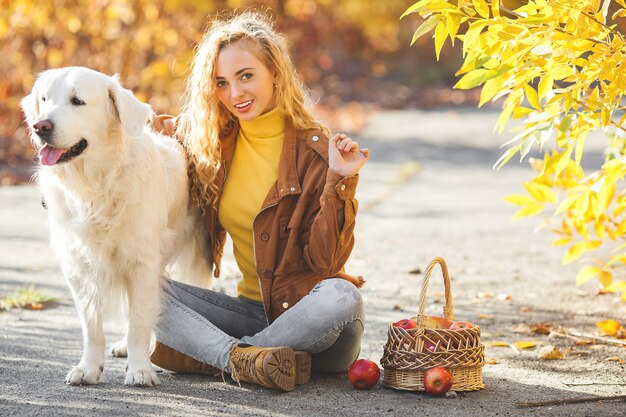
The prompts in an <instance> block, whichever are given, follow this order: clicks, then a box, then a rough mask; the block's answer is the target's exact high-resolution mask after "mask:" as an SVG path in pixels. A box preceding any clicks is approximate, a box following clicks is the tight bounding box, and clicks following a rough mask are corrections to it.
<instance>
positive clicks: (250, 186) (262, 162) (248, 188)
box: [218, 109, 285, 301]
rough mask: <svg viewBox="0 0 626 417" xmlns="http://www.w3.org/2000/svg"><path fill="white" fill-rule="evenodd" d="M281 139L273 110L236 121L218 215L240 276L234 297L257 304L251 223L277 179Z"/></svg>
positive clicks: (280, 127)
mask: <svg viewBox="0 0 626 417" xmlns="http://www.w3.org/2000/svg"><path fill="white" fill-rule="evenodd" d="M284 138H285V120H284V118H283V117H282V115H280V114H279V113H278V111H277V109H274V110H271V111H269V112H268V113H265V114H263V115H261V116H259V117H257V118H256V119H254V120H251V121H245V120H241V121H240V129H239V134H238V136H237V144H236V145H235V153H234V155H233V160H232V165H231V167H230V169H229V171H228V173H227V175H226V181H225V182H224V189H223V191H222V197H221V200H220V206H219V211H218V219H219V222H220V224H221V225H222V226H223V227H224V229H226V232H228V235H229V236H230V237H231V239H232V241H233V251H234V255H235V260H236V261H237V265H238V266H239V270H240V271H241V272H242V274H243V279H242V280H241V281H239V284H237V293H238V295H241V296H243V297H245V298H248V299H250V300H255V301H261V300H262V296H261V289H260V286H259V278H258V276H257V272H256V261H255V258H254V235H253V232H252V223H253V221H254V218H255V217H256V215H257V214H258V213H259V211H261V206H262V205H263V201H264V200H265V197H266V196H267V193H268V192H269V190H270V187H272V185H273V184H274V183H275V182H276V179H277V178H278V161H279V159H280V153H281V150H282V148H283V139H284Z"/></svg>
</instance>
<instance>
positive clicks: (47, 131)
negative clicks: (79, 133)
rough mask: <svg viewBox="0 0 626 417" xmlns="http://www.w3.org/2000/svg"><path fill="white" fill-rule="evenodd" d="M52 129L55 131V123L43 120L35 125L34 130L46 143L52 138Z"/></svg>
mask: <svg viewBox="0 0 626 417" xmlns="http://www.w3.org/2000/svg"><path fill="white" fill-rule="evenodd" d="M52 129H54V123H52V120H49V119H46V120H41V121H39V122H37V123H35V124H34V125H33V130H34V131H35V133H36V134H37V136H39V137H40V138H41V139H43V140H44V141H45V142H48V141H49V140H50V137H51V136H52Z"/></svg>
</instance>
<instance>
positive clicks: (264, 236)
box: [261, 233, 270, 242]
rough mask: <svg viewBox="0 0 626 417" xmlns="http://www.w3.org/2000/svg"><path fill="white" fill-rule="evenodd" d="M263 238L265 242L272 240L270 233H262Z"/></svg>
mask: <svg viewBox="0 0 626 417" xmlns="http://www.w3.org/2000/svg"><path fill="white" fill-rule="evenodd" d="M261 240H262V241H263V242H267V241H268V240H270V235H269V233H262V234H261Z"/></svg>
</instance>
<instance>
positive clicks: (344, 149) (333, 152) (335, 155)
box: [328, 133, 370, 177]
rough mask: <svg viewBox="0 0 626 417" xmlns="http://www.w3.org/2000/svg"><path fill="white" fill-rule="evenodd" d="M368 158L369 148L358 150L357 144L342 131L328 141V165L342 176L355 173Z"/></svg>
mask: <svg viewBox="0 0 626 417" xmlns="http://www.w3.org/2000/svg"><path fill="white" fill-rule="evenodd" d="M369 159H370V152H369V149H367V148H363V149H360V150H359V144H358V143H357V142H355V141H353V140H352V139H351V138H349V137H347V136H346V135H345V134H343V133H341V134H340V133H336V134H335V135H334V136H333V137H332V138H330V140H329V141H328V166H329V167H330V169H332V170H333V171H335V172H338V173H339V174H341V175H343V176H344V177H348V176H351V175H356V174H357V173H358V172H359V170H360V169H361V167H362V166H363V165H364V164H365V163H366V162H367V161H369Z"/></svg>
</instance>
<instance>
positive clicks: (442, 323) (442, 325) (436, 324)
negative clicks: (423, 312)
mask: <svg viewBox="0 0 626 417" xmlns="http://www.w3.org/2000/svg"><path fill="white" fill-rule="evenodd" d="M411 320H413V321H415V322H416V323H417V316H413V317H411ZM452 323H454V322H453V321H452V320H448V319H446V318H444V317H438V316H426V320H425V321H424V327H425V328H427V329H449V328H450V326H452Z"/></svg>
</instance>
